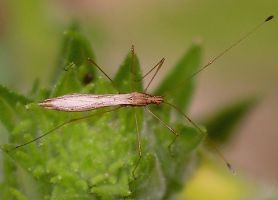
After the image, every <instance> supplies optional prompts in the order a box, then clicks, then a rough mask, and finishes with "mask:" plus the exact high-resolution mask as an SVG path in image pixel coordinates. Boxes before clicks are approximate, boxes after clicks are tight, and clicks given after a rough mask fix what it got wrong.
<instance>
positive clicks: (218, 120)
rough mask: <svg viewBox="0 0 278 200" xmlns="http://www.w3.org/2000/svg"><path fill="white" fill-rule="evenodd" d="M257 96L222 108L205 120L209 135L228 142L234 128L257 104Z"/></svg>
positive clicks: (218, 140)
mask: <svg viewBox="0 0 278 200" xmlns="http://www.w3.org/2000/svg"><path fill="white" fill-rule="evenodd" d="M256 102H257V100H256V99H255V98H252V99H245V100H241V101H238V102H235V103H233V104H231V105H228V106H226V107H225V108H223V109H220V110H219V111H217V112H216V113H214V114H212V116H211V117H210V118H209V119H207V120H204V123H203V124H205V126H206V128H207V131H208V134H209V137H210V138H211V139H212V140H213V141H215V142H219V143H226V142H228V141H229V139H230V138H231V137H232V135H233V130H234V128H235V127H236V126H237V125H238V124H239V122H240V121H241V120H242V118H243V117H244V116H245V115H246V114H247V113H248V112H249V111H250V110H251V109H252V108H253V107H254V106H255V105H256Z"/></svg>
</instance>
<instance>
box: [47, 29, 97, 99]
mask: <svg viewBox="0 0 278 200" xmlns="http://www.w3.org/2000/svg"><path fill="white" fill-rule="evenodd" d="M88 58H92V59H94V55H93V51H92V49H91V47H90V43H89V41H88V39H87V38H86V37H85V36H84V35H83V34H82V33H81V32H80V31H79V27H78V25H77V24H76V23H74V24H72V25H71V26H70V27H69V29H68V30H67V31H65V33H64V37H63V42H62V49H61V53H60V56H59V62H58V68H57V70H56V73H55V79H57V77H59V79H58V80H57V81H56V84H55V89H54V90H53V91H52V94H51V96H52V97H53V96H59V95H63V94H67V93H73V92H78V91H80V89H81V88H82V86H83V85H86V84H88V83H90V82H91V81H92V80H94V79H96V78H97V77H96V69H95V67H94V66H92V65H90V64H89V63H88V61H87V60H88ZM62 70H63V71H62ZM61 73H62V75H61ZM57 75H59V76H57Z"/></svg>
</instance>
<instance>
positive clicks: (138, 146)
mask: <svg viewBox="0 0 278 200" xmlns="http://www.w3.org/2000/svg"><path fill="white" fill-rule="evenodd" d="M134 117H135V124H136V132H137V150H138V156H139V158H138V160H137V162H136V165H135V167H134V169H133V170H132V176H133V177H134V179H136V176H135V171H136V169H137V167H138V165H139V163H140V161H141V158H142V148H141V139H140V131H139V126H138V120H137V114H136V111H135V113H134Z"/></svg>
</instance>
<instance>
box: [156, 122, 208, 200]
mask: <svg viewBox="0 0 278 200" xmlns="http://www.w3.org/2000/svg"><path fill="white" fill-rule="evenodd" d="M174 127H176V128H175V130H176V131H177V132H178V133H179V134H180V136H179V137H178V138H177V139H176V142H175V143H174V144H173V150H172V154H173V156H171V153H170V152H169V150H168V148H167V147H168V145H169V144H170V143H171V142H172V140H173V137H174V136H173V135H171V132H170V131H169V130H164V131H161V129H158V130H160V131H159V132H158V133H157V134H156V136H157V144H156V147H155V148H156V152H157V154H158V157H159V160H160V162H161V166H162V169H163V174H164V176H165V180H166V192H165V195H164V197H163V199H171V197H172V195H175V194H176V193H178V192H180V191H181V190H182V188H183V185H184V182H185V181H186V179H185V178H184V177H185V175H188V173H189V171H190V166H192V163H194V162H196V158H195V155H194V151H195V150H196V149H197V148H198V147H199V145H200V144H201V142H202V141H203V140H204V136H203V135H200V133H199V132H198V131H197V130H196V129H195V128H192V127H187V126H184V125H182V124H176V125H175V126H174ZM156 132H157V131H156ZM167 132H168V133H167ZM167 134H168V136H169V135H170V136H172V137H168V139H167V137H165V136H167Z"/></svg>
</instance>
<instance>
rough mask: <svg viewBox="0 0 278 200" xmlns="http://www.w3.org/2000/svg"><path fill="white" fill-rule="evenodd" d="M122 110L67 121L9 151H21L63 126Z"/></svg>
mask: <svg viewBox="0 0 278 200" xmlns="http://www.w3.org/2000/svg"><path fill="white" fill-rule="evenodd" d="M120 108H122V107H117V108H114V109H110V110H106V111H103V112H97V113H93V114H90V115H86V116H83V117H79V118H73V119H70V120H68V121H66V122H63V123H62V124H59V125H58V126H56V127H54V128H52V129H50V130H49V131H47V132H45V133H44V134H42V135H41V136H39V137H37V138H35V139H33V140H30V141H28V142H25V143H23V144H20V145H18V146H16V147H14V148H12V149H11V150H9V152H11V151H14V150H16V149H19V148H21V147H24V146H26V145H28V144H30V143H33V142H35V141H37V140H39V139H41V138H43V137H45V136H47V135H49V134H50V133H52V132H53V131H55V130H58V129H60V128H62V127H63V126H65V125H67V124H71V123H74V122H77V121H81V120H85V119H89V118H91V117H94V116H96V115H102V114H105V113H108V112H112V111H115V110H118V109H120Z"/></svg>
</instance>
